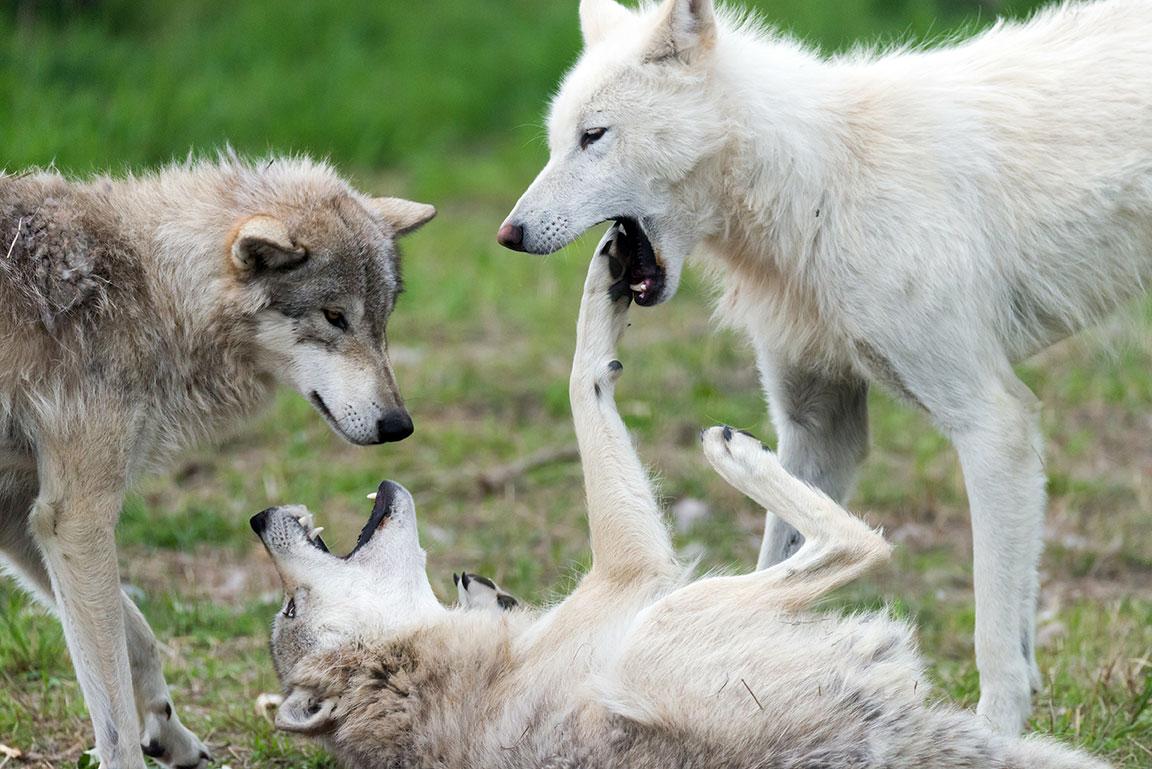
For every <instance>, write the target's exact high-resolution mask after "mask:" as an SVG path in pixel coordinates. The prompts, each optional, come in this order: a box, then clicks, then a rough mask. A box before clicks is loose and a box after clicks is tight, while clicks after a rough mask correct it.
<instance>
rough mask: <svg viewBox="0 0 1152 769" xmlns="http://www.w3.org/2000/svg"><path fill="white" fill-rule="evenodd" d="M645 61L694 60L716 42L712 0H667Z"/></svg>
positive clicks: (688, 62) (689, 61) (662, 7)
mask: <svg viewBox="0 0 1152 769" xmlns="http://www.w3.org/2000/svg"><path fill="white" fill-rule="evenodd" d="M659 19H660V20H659V21H658V22H657V23H656V31H655V33H654V34H653V36H652V39H651V40H650V41H649V43H648V55H647V56H645V61H649V62H656V61H669V60H676V61H680V62H682V63H684V64H691V63H692V62H694V61H698V60H699V59H700V58H701V57H703V56H704V55H706V54H707V53H708V52H709V51H711V50H712V47H713V45H714V44H715V42H716V12H715V8H714V5H713V2H712V0H665V2H664V4H663V5H662V6H661V7H660V10H659Z"/></svg>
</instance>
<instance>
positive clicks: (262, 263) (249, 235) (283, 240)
mask: <svg viewBox="0 0 1152 769" xmlns="http://www.w3.org/2000/svg"><path fill="white" fill-rule="evenodd" d="M307 258H308V251H307V250H306V249H304V248H302V247H301V246H298V245H296V244H295V243H294V242H292V237H291V236H290V235H289V234H288V227H287V226H285V224H284V222H282V221H280V220H279V219H277V218H276V217H274V216H265V215H263V214H261V215H258V216H252V217H249V218H248V219H245V220H244V222H243V223H242V224H241V225H240V229H239V230H237V231H236V237H235V238H233V239H232V263H233V264H234V265H235V266H236V269H238V270H239V271H240V272H242V273H245V274H255V273H257V272H261V271H263V270H287V269H291V268H292V267H295V266H297V265H299V264H301V263H302V262H303V261H304V260H305V259H307Z"/></svg>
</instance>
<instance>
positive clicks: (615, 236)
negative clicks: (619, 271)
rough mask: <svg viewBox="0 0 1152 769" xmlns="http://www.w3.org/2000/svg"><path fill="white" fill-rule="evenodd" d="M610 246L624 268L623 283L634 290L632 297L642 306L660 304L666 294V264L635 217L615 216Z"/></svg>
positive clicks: (630, 289)
mask: <svg viewBox="0 0 1152 769" xmlns="http://www.w3.org/2000/svg"><path fill="white" fill-rule="evenodd" d="M613 230H614V232H613V233H612V238H611V241H610V242H609V246H608V247H609V248H611V249H612V255H613V256H614V257H616V258H617V259H619V260H620V262H621V263H622V265H623V267H624V274H623V276H622V280H623V283H624V284H625V285H627V286H628V290H629V291H631V292H632V299H633V300H635V302H636V304H638V305H640V306H641V307H651V306H652V305H654V304H658V303H659V302H660V299H661V297H662V295H663V294H664V280H665V273H664V265H663V264H661V263H660V257H659V256H657V254H656V249H654V248H653V247H652V241H651V240H649V239H648V236H647V235H646V234H645V233H644V228H643V227H642V226H641V225H640V222H639V221H638V220H636V219H633V218H631V217H627V216H621V217H617V218H616V224H615V225H613Z"/></svg>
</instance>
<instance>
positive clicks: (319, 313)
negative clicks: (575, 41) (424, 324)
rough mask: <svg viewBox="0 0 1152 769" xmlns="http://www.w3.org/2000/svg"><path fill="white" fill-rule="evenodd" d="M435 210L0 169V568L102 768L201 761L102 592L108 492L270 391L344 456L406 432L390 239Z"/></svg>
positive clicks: (137, 628) (127, 620)
mask: <svg viewBox="0 0 1152 769" xmlns="http://www.w3.org/2000/svg"><path fill="white" fill-rule="evenodd" d="M434 213H435V211H434V209H433V208H432V207H431V206H425V205H421V204H418V203H411V202H409V201H404V200H397V199H392V198H377V199H371V198H368V197H366V196H364V195H362V194H360V193H359V192H357V191H355V190H353V189H352V188H351V187H349V186H348V184H347V183H345V182H344V181H343V180H341V179H340V178H339V177H338V176H337V175H336V174H335V173H334V172H333V170H332V169H331V168H329V167H327V166H325V165H318V164H313V163H311V162H308V161H306V160H288V161H274V162H270V163H267V164H263V165H258V166H255V165H248V164H246V163H242V162H240V161H239V160H236V159H225V160H222V161H221V162H220V163H218V164H211V163H199V164H191V165H188V166H183V167H173V168H169V169H167V170H165V171H162V172H160V173H158V174H156V175H151V176H145V177H142V178H133V179H125V180H112V179H95V180H92V181H89V182H84V183H80V182H69V181H67V180H65V179H63V178H61V177H60V176H58V175H56V174H50V173H39V174H31V175H24V176H17V177H6V176H0V244H2V245H0V566H2V567H5V568H6V569H7V570H8V571H9V572H11V573H12V574H14V575H15V576H16V577H17V578H18V579H19V580H20V581H21V582H22V583H23V584H24V586H25V587H27V588H28V589H29V590H30V591H31V592H32V593H33V594H34V595H36V596H37V597H38V598H40V599H41V600H43V601H44V602H45V603H46V604H48V605H53V606H55V607H56V608H57V609H58V611H59V614H60V619H61V622H62V623H63V626H64V634H65V638H66V639H67V642H68V651H69V653H70V654H71V657H72V662H73V665H74V666H75V668H76V675H77V678H78V679H79V682H80V686H81V688H82V690H83V692H84V698H85V702H86V703H87V705H88V710H89V713H90V714H91V716H92V722H93V725H94V726H95V729H96V749H97V752H98V754H99V756H100V758H101V761H102V763H103V764H104V765H105V766H107V767H114V768H115V769H136V768H137V767H139V768H140V769H142V768H143V766H144V755H143V753H142V751H141V743H142V744H143V751H144V752H146V753H147V754H148V755H149V756H152V757H153V758H155V759H157V760H159V761H160V762H162V763H165V764H169V765H175V766H178V767H181V769H185V768H187V767H198V766H201V765H202V764H204V763H205V762H206V761H207V760H208V754H207V751H206V750H205V748H204V746H203V745H202V744H201V743H200V741H199V740H197V739H196V738H195V737H194V736H193V735H192V734H191V733H190V732H188V730H187V729H185V728H184V727H183V726H182V725H181V724H180V721H179V719H178V717H177V716H176V714H175V712H174V711H173V709H172V704H171V701H170V699H169V696H168V687H167V685H166V684H165V682H164V676H163V673H162V669H161V668H162V666H161V660H160V655H159V650H158V648H157V645H156V640H155V638H154V637H153V636H152V632H151V630H149V628H148V625H147V623H146V622H145V620H144V618H143V616H141V614H140V612H139V611H138V610H137V609H136V607H135V606H134V605H133V604H132V602H131V601H129V600H128V598H127V597H125V596H122V595H121V593H120V580H119V576H118V571H117V563H116V542H115V537H114V529H115V525H116V519H117V516H118V515H119V513H120V506H121V502H122V500H123V496H124V492H125V489H126V487H127V486H128V485H129V483H130V482H131V481H132V480H133V478H135V477H136V476H137V475H138V474H139V473H140V472H141V470H143V469H145V468H146V467H147V466H148V465H150V464H153V463H155V462H156V461H158V460H160V459H163V458H164V457H165V455H167V454H169V453H170V452H171V451H172V450H173V449H175V448H176V447H178V446H180V445H181V444H183V443H185V442H186V441H187V440H188V439H190V438H192V437H196V436H200V437H206V436H208V435H210V434H211V433H212V432H213V431H214V430H216V429H219V428H221V427H223V426H224V425H227V424H230V423H231V422H233V421H234V420H235V419H236V418H238V417H240V416H242V415H244V414H245V413H247V412H249V411H251V410H252V409H253V407H255V406H256V405H257V404H258V403H259V402H260V401H261V400H262V399H263V398H264V396H265V395H266V394H267V393H268V392H269V391H270V385H271V384H272V382H273V381H274V380H276V379H279V380H281V381H285V382H287V383H290V384H291V385H293V386H294V387H295V388H296V389H297V390H299V391H300V392H301V393H302V394H304V395H305V396H306V397H307V398H308V399H309V400H310V401H311V402H312V403H313V404H314V405H315V406H316V408H317V409H318V410H319V411H320V412H321V413H322V414H323V416H324V418H325V419H326V420H327V421H328V423H329V424H330V425H331V426H332V428H333V429H334V430H336V431H337V432H338V433H340V434H341V435H343V436H344V437H345V438H347V439H348V440H350V441H352V442H354V443H359V444H370V443H379V442H381V441H389V440H399V439H402V438H404V437H406V436H407V435H408V434H409V433H410V432H411V431H412V423H411V420H410V419H409V417H408V414H407V412H406V411H405V410H404V406H403V403H402V401H401V399H400V394H399V392H398V391H397V389H396V384H395V381H394V380H393V376H392V370H391V367H390V365H389V361H388V352H387V347H386V345H385V342H384V327H385V324H386V322H387V320H388V316H389V314H390V313H391V311H392V307H393V304H394V302H395V299H396V295H397V293H398V292H399V282H400V275H399V265H398V263H397V257H396V249H395V245H394V243H393V240H394V238H395V236H396V235H399V234H403V233H405V232H407V231H409V230H411V229H413V228H415V227H417V226H419V225H420V224H422V223H423V222H425V221H427V220H428V219H429V218H431V216H432V215H433V214H434ZM138 718H139V721H138ZM141 736H142V741H141V739H140V737H141Z"/></svg>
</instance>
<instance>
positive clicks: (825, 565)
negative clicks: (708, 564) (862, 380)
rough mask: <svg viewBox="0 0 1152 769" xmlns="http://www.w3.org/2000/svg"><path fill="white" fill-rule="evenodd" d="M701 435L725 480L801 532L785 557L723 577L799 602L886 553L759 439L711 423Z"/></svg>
mask: <svg viewBox="0 0 1152 769" xmlns="http://www.w3.org/2000/svg"><path fill="white" fill-rule="evenodd" d="M701 440H702V443H703V447H704V455H705V456H706V457H707V458H708V461H709V462H710V463H711V464H712V466H713V467H714V468H715V469H716V471H717V472H718V473H719V474H720V475H721V476H722V477H723V478H724V479H725V480H726V481H728V483H730V484H732V486H733V487H734V488H735V489H737V490H738V491H740V492H742V493H744V494H746V495H747V496H748V497H749V498H751V499H752V500H754V501H755V502H757V503H759V504H760V505H763V506H764V508H765V509H767V510H768V511H769V512H771V513H773V514H775V515H777V516H779V517H780V519H781V520H783V521H784V522H785V523H787V524H788V525H790V526H793V527H795V528H796V529H797V530H798V531H799V532H800V534H802V535H803V537H804V543H803V544H802V545H801V546H800V549H799V550H797V551H796V553H795V554H793V555H792V556H791V557H790V558H788V559H787V560H785V561H783V562H781V563H778V564H776V565H774V566H770V567H768V568H767V569H764V570H762V571H759V572H756V573H754V574H750V575H745V576H743V577H735V578H728V579H732V580H739V581H741V582H742V583H747V584H749V585H755V586H756V589H757V590H760V591H763V590H765V589H766V588H769V587H771V588H775V589H777V590H779V591H781V593H780V596H779V602H780V603H781V604H782V605H785V606H787V607H789V608H802V607H803V606H806V605H808V604H810V603H811V602H812V601H814V600H816V599H817V598H819V597H820V596H821V595H823V594H824V593H827V592H828V591H829V590H833V589H835V588H836V587H839V586H840V585H843V584H846V583H847V582H850V581H851V580H853V579H855V578H856V577H857V576H859V575H860V574H862V573H863V572H865V571H867V570H868V569H870V568H872V567H874V566H875V565H877V564H878V563H881V562H883V561H886V560H887V559H888V558H889V557H890V555H891V547H890V546H889V544H888V543H887V542H886V541H885V540H884V538H883V536H881V535H880V534H879V533H878V532H876V531H873V530H872V529H870V528H869V527H868V526H867V525H866V524H865V523H864V522H863V521H861V520H860V519H859V518H857V517H855V516H854V515H852V514H851V513H849V512H848V511H847V510H845V509H844V508H842V507H841V506H840V505H839V504H837V503H836V502H835V501H834V500H833V499H831V498H830V497H828V496H827V495H826V494H824V493H823V492H821V491H819V490H817V489H815V488H813V487H811V486H809V485H808V484H806V483H804V482H803V481H801V480H799V479H798V478H795V477H794V476H792V475H791V474H789V473H788V471H786V470H785V469H784V468H783V467H782V466H781V464H780V462H779V461H778V460H777V459H776V456H775V455H774V454H773V453H772V452H771V451H769V450H768V449H767V448H766V447H765V446H764V445H763V444H762V443H761V442H760V441H759V440H758V439H756V438H754V437H753V436H751V435H749V434H747V433H743V432H739V431H736V430H733V429H732V428H730V427H713V428H710V429H708V430H705V431H704V433H703V435H702V436H701Z"/></svg>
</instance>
